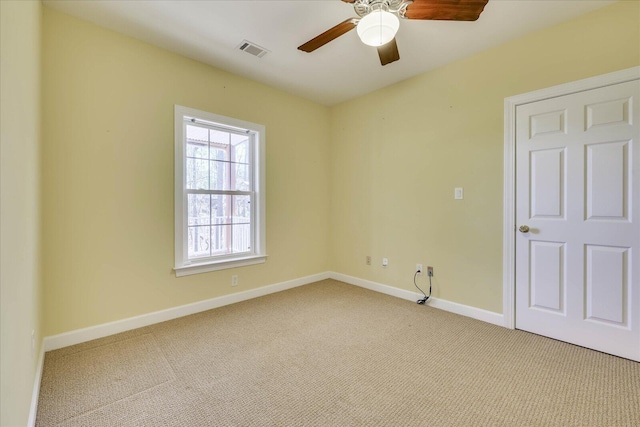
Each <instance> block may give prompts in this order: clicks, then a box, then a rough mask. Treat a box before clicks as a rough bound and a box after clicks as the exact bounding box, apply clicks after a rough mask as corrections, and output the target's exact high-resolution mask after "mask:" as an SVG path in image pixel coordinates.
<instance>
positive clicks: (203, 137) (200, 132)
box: [187, 125, 209, 142]
mask: <svg viewBox="0 0 640 427" xmlns="http://www.w3.org/2000/svg"><path fill="white" fill-rule="evenodd" d="M208 131H209V129H207V128H203V127H200V126H195V125H187V139H188V140H192V141H202V142H209V132H208Z"/></svg>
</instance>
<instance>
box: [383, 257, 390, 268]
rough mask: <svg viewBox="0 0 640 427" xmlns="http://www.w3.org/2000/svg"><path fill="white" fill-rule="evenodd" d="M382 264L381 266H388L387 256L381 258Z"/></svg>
mask: <svg viewBox="0 0 640 427" xmlns="http://www.w3.org/2000/svg"><path fill="white" fill-rule="evenodd" d="M382 266H383V267H388V266H389V258H382Z"/></svg>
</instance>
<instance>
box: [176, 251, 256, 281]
mask: <svg viewBox="0 0 640 427" xmlns="http://www.w3.org/2000/svg"><path fill="white" fill-rule="evenodd" d="M266 260H267V256H266V255H252V256H248V257H242V258H234V259H230V260H224V261H213V262H207V263H202V264H190V265H185V266H182V267H176V268H174V269H173V270H174V271H175V272H176V277H181V276H189V275H191V274H199V273H207V272H209V271H217V270H224V269H226V268H236V267H245V266H247V265H254V264H262V263H264V262H265V261H266Z"/></svg>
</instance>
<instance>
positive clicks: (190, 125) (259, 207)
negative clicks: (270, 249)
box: [175, 105, 266, 276]
mask: <svg viewBox="0 0 640 427" xmlns="http://www.w3.org/2000/svg"><path fill="white" fill-rule="evenodd" d="M175 138H176V141H175V180H176V188H175V198H176V200H175V209H176V212H175V234H176V240H175V271H176V276H184V275H187V274H195V273H203V272H206V271H213V270H220V269H223V268H232V267H239V266H243V265H250V264H257V263H262V262H264V261H265V259H266V253H265V191H264V188H265V167H264V164H265V154H264V153H265V128H264V126H262V125H257V124H254V123H249V122H245V121H242V120H236V119H232V118H229V117H224V116H218V115H215V114H212V113H207V112H204V111H198V110H194V109H191V108H187V107H182V106H179V105H176V106H175Z"/></svg>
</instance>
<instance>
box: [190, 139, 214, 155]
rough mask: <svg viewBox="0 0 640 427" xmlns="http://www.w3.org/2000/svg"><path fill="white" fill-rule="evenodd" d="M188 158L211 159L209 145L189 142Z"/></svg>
mask: <svg viewBox="0 0 640 427" xmlns="http://www.w3.org/2000/svg"><path fill="white" fill-rule="evenodd" d="M187 157H197V158H199V159H207V158H209V144H205V143H204V142H195V141H188V142H187Z"/></svg>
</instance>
